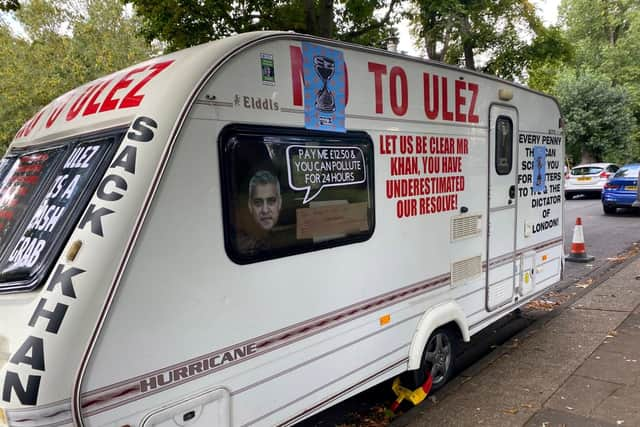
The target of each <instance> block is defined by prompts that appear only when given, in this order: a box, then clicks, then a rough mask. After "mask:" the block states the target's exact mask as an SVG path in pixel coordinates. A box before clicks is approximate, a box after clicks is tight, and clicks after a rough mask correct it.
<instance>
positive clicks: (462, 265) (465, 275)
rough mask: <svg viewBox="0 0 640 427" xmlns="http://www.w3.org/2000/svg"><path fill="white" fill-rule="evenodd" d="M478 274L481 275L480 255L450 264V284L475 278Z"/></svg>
mask: <svg viewBox="0 0 640 427" xmlns="http://www.w3.org/2000/svg"><path fill="white" fill-rule="evenodd" d="M480 273H482V258H481V257H480V255H478V256H474V257H473V258H467V259H463V260H461V261H457V262H454V263H453V264H451V284H452V285H453V284H455V283H456V282H461V281H463V280H465V279H471V278H474V277H477V276H479V275H480Z"/></svg>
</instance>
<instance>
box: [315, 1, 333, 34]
mask: <svg viewBox="0 0 640 427" xmlns="http://www.w3.org/2000/svg"><path fill="white" fill-rule="evenodd" d="M319 3H320V4H319V7H318V33H317V35H318V36H320V37H326V38H332V37H333V0H320V1H319Z"/></svg>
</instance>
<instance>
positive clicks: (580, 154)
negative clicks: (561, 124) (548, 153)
mask: <svg viewBox="0 0 640 427" xmlns="http://www.w3.org/2000/svg"><path fill="white" fill-rule="evenodd" d="M556 95H557V98H558V101H559V102H560V107H561V110H562V115H563V117H564V120H565V128H564V132H565V137H566V146H567V153H568V155H569V157H571V158H572V160H573V161H574V162H582V163H585V162H590V161H601V160H604V159H607V160H610V161H626V160H628V159H625V157H626V153H625V152H626V151H627V149H628V147H629V143H630V141H631V134H632V131H633V127H634V120H633V117H632V114H631V111H630V109H629V107H628V105H627V96H626V94H625V91H624V90H623V88H621V87H616V86H613V85H612V84H611V81H610V80H609V79H608V78H606V77H605V76H603V75H599V74H596V73H594V72H581V73H576V72H572V71H566V72H564V73H563V74H562V75H561V76H560V78H559V79H558V84H557V87H556Z"/></svg>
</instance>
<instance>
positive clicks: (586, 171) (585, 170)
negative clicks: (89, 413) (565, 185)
mask: <svg viewBox="0 0 640 427" xmlns="http://www.w3.org/2000/svg"><path fill="white" fill-rule="evenodd" d="M600 172H602V168H599V167H594V166H588V167H579V168H573V169H571V175H575V176H582V175H597V174H599V173H600Z"/></svg>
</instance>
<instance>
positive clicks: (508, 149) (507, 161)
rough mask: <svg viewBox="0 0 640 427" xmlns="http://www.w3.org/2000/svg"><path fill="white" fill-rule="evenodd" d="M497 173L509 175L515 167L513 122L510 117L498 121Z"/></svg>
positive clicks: (501, 117)
mask: <svg viewBox="0 0 640 427" xmlns="http://www.w3.org/2000/svg"><path fill="white" fill-rule="evenodd" d="M495 153H496V173H497V174H498V175H508V174H510V173H511V168H512V166H513V122H512V121H511V119H510V118H509V117H505V116H500V117H498V119H497V120H496V150H495Z"/></svg>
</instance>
